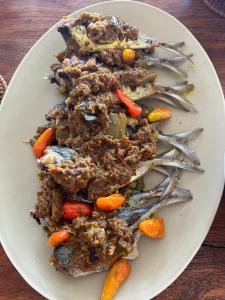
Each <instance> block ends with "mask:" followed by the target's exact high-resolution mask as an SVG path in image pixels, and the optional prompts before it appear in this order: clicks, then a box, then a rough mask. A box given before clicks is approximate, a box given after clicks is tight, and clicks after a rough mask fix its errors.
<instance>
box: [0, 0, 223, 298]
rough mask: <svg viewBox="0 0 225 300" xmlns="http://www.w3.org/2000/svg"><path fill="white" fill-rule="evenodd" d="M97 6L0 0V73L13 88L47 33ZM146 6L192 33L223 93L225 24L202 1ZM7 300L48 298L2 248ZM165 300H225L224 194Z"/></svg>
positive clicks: (1, 282)
mask: <svg viewBox="0 0 225 300" xmlns="http://www.w3.org/2000/svg"><path fill="white" fill-rule="evenodd" d="M98 2H99V1H96V0H76V1H75V0H63V1H59V0H23V1H22V0H21V1H18V0H0V25H1V30H0V73H1V74H2V75H3V76H4V77H5V79H6V80H7V81H8V82H9V80H10V78H11V76H12V75H13V73H14V71H15V70H16V68H17V66H18V64H19V62H20V61H21V59H22V58H23V56H24V55H25V54H26V53H27V51H28V50H29V49H30V48H31V46H32V45H33V44H34V42H35V41H36V40H37V39H38V38H39V37H40V36H41V35H42V34H43V33H44V32H45V31H46V30H47V29H48V28H49V27H51V26H52V25H53V24H54V23H55V22H57V21H58V20H59V19H60V18H61V17H62V16H64V15H67V14H69V13H71V12H72V11H75V10H77V9H79V8H82V7H85V6H87V5H90V4H94V3H98ZM142 2H146V3H149V4H152V5H155V6H157V7H159V8H162V9H163V10H165V11H167V12H169V13H171V14H172V15H174V16H175V17H176V18H178V19H179V20H180V21H182V22H183V24H184V25H185V26H186V27H187V28H188V29H190V30H191V32H192V33H194V35H195V36H196V37H197V39H198V40H199V41H200V42H201V44H202V46H203V47H204V48H205V50H206V51H207V53H208V55H209V56H210V58H211V60H212V62H213V63H214V66H215V68H216V70H217V73H218V75H219V78H220V80H221V83H222V86H223V90H224V91H225V19H223V18H221V17H218V16H217V15H215V14H214V13H213V12H211V11H210V10H209V9H208V8H207V7H205V5H204V4H203V3H202V2H201V1H200V0H192V1H191V0H180V1H179V0H167V1H165V0H161V1H160V0H155V1H154V0H152V1H151V0H149V1H142ZM212 118H213V115H212ZM215 121H216V120H215ZM206 201H210V199H206ZM6 299H7V300H11V299H15V300H27V299H29V300H31V299H35V300H39V299H44V298H43V297H42V296H40V295H39V294H38V293H37V292H35V291H34V290H33V289H32V288H31V287H30V286H29V285H28V284H27V283H26V282H25V281H24V280H23V279H22V277H21V276H20V275H19V273H18V272H17V271H16V270H15V268H14V267H13V266H12V264H11V263H10V261H9V260H8V258H7V256H6V255H5V253H4V250H3V249H2V248H0V300H6ZM167 299H170V300H189V299H190V300H196V299H201V300H203V299H208V300H213V299H215V300H224V299H225V193H224V194H223V197H222V201H221V204H220V207H219V210H218V212H217V215H216V218H215V220H214V222H213V225H212V227H211V229H210V232H209V234H208V236H207V238H206V239H205V241H204V243H203V244H202V247H201V249H200V250H199V252H198V253H197V255H196V256H195V258H194V259H193V261H192V262H191V263H190V265H189V266H188V268H187V269H186V270H185V271H184V272H183V274H182V275H181V276H180V277H179V278H178V279H177V280H176V281H175V282H174V283H173V284H172V285H171V286H170V287H169V288H167V289H166V290H165V291H164V292H162V293H161V294H160V295H159V296H157V297H156V298H155V300H167ZM137 300H138V299H137Z"/></svg>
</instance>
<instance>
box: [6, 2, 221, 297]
mask: <svg viewBox="0 0 225 300" xmlns="http://www.w3.org/2000/svg"><path fill="white" fill-rule="evenodd" d="M123 2H127V3H130V4H132V5H133V4H136V5H141V6H146V7H151V9H153V10H156V11H158V12H160V13H162V14H164V15H167V16H168V17H169V18H172V19H173V21H174V22H176V23H177V24H179V26H181V27H182V29H183V30H184V31H185V32H186V33H187V34H189V35H190V36H191V37H192V39H194V40H195V41H196V42H197V44H198V46H199V47H200V48H201V50H202V52H203V53H204V55H205V58H206V59H207V63H208V65H209V67H210V68H211V71H212V72H213V74H214V77H215V80H216V84H217V86H218V90H219V92H220V94H221V98H222V99H224V94H223V89H222V86H221V83H220V80H219V77H218V75H217V72H216V70H215V67H214V65H213V63H212V61H211V59H210V58H209V56H208V54H207V52H206V51H205V49H204V48H203V46H202V45H201V43H200V42H199V41H198V39H197V38H196V37H195V36H194V34H193V33H192V32H191V31H190V30H189V29H188V28H187V27H186V26H185V25H184V24H183V23H182V22H181V21H180V20H178V19H177V18H176V17H174V16H173V15H171V14H170V13H168V12H167V11H165V10H163V9H160V8H158V7H156V6H154V5H151V4H147V3H143V2H140V1H136V0H109V1H107V2H105V1H104V2H99V3H95V4H92V5H88V6H84V7H82V8H80V9H78V10H75V11H73V12H72V13H70V14H69V16H70V15H73V14H75V13H80V12H82V11H84V10H85V9H89V8H93V7H95V6H96V7H98V6H100V5H108V4H111V3H118V4H119V3H123ZM61 21H62V19H60V20H59V21H58V22H56V23H55V24H53V25H52V26H51V27H50V28H49V29H48V30H47V31H46V32H45V33H44V34H43V35H42V36H41V37H40V38H39V39H38V40H37V41H36V42H35V43H34V44H33V45H32V46H31V48H30V49H29V50H28V52H27V53H26V54H25V56H24V57H23V59H22V60H21V62H20V63H19V65H18V66H17V68H16V70H15V72H14V74H13V76H12V78H11V80H10V82H9V85H8V88H7V90H6V93H5V95H4V97H3V99H2V102H1V105H0V116H1V114H2V111H3V110H4V107H5V105H6V104H5V103H6V98H7V95H8V93H9V90H10V88H11V86H12V85H13V84H14V80H15V78H16V76H17V74H18V73H19V71H20V70H21V69H22V67H23V64H24V62H25V61H26V60H27V58H28V57H29V55H30V54H31V53H32V51H33V50H34V49H35V48H36V47H37V46H38V44H39V43H40V42H41V41H42V40H44V39H45V38H46V36H47V34H48V33H49V32H50V31H52V30H54V28H56V26H58V25H59V24H60V23H61ZM223 108H224V110H223V115H224V120H223V125H224V126H225V103H224V101H223ZM224 150H225V149H224ZM224 172H225V154H224ZM218 182H219V179H218ZM224 183H225V174H224V175H223V178H222V177H221V178H220V190H219V191H218V195H217V198H216V199H215V207H214V211H213V213H212V214H211V218H209V220H208V223H207V226H206V228H207V229H206V230H205V232H204V233H203V234H202V236H203V238H202V239H201V241H200V242H199V243H198V244H197V245H196V246H195V247H194V248H193V249H191V251H190V253H191V254H190V255H189V256H188V259H187V258H186V257H185V259H184V261H185V262H184V263H183V264H182V265H183V267H182V268H180V267H179V268H178V270H176V271H174V272H173V276H170V278H169V279H167V281H165V282H163V283H162V284H161V286H162V288H161V289H160V291H157V292H155V293H154V294H152V295H151V299H152V298H153V297H155V296H157V295H159V294H160V293H162V292H163V291H164V290H165V289H166V288H168V287H169V286H170V285H171V284H172V283H173V282H174V281H175V280H176V279H177V278H178V277H179V276H180V275H181V273H183V271H184V270H185V269H186V268H187V266H188V265H189V264H190V262H191V261H192V260H193V258H194V256H195V255H196V253H197V252H198V250H199V249H200V247H201V245H202V243H203V241H204V240H205V238H206V235H207V234H208V232H209V230H210V227H211V225H212V223H213V220H214V218H215V215H216V213H217V211H218V207H219V204H220V201H221V197H222V193H223V189H224ZM0 241H1V244H2V247H3V249H4V251H5V253H6V255H7V257H8V258H9V260H10V262H11V263H12V264H13V266H14V267H15V268H16V270H17V271H18V272H19V274H20V275H21V276H22V278H23V279H24V280H25V281H26V282H27V283H28V284H29V285H30V286H31V287H32V288H33V289H34V290H35V291H36V292H38V293H39V294H40V295H42V296H43V297H45V298H46V299H50V298H49V297H50V296H52V295H49V293H48V291H46V290H45V289H44V288H42V287H40V286H39V287H37V286H36V284H35V283H33V282H32V279H31V280H30V279H29V276H28V275H26V272H24V271H23V270H22V267H21V266H19V265H17V262H16V259H14V258H13V255H11V253H10V252H11V251H10V249H9V248H8V246H7V242H5V241H4V239H3V238H2V232H1V230H0ZM54 299H59V298H58V297H57V298H54Z"/></svg>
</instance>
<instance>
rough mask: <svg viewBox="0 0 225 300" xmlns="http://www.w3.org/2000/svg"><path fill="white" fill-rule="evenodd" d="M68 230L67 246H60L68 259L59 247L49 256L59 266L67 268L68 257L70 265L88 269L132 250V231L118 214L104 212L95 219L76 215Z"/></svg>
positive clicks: (92, 268) (84, 269) (109, 261)
mask: <svg viewBox="0 0 225 300" xmlns="http://www.w3.org/2000/svg"><path fill="white" fill-rule="evenodd" d="M70 230H71V233H72V234H71V238H70V239H69V241H67V242H65V244H64V246H65V247H66V248H64V249H63V250H64V254H67V258H68V260H65V256H64V257H63V258H64V260H62V249H61V251H60V252H61V253H59V251H55V254H54V255H53V257H52V261H53V262H54V263H55V264H56V265H57V267H58V268H59V269H61V268H62V269H67V268H68V265H69V264H68V261H70V262H71V265H72V266H73V268H79V269H81V270H83V271H91V270H94V269H95V268H96V267H97V266H98V265H101V264H102V263H104V264H105V263H109V264H110V263H111V262H112V261H114V260H115V259H118V258H119V257H122V256H126V255H128V254H129V253H130V252H132V250H133V242H134V238H133V234H132V231H131V230H130V229H129V228H128V227H127V224H126V222H124V221H123V220H121V219H118V218H107V217H106V216H105V217H102V218H100V219H96V220H87V219H86V218H77V219H75V220H74V221H73V222H72V225H71V227H70ZM67 249H70V250H71V251H67ZM68 255H69V257H68Z"/></svg>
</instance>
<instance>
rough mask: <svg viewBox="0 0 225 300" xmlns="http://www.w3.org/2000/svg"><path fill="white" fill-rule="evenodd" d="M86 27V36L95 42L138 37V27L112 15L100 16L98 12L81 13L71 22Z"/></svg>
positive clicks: (109, 41)
mask: <svg viewBox="0 0 225 300" xmlns="http://www.w3.org/2000/svg"><path fill="white" fill-rule="evenodd" d="M74 25H83V26H85V27H86V32H87V35H88V37H89V38H90V39H91V40H92V41H93V42H95V43H98V44H106V43H111V42H113V41H114V40H116V39H120V40H122V39H124V38H126V39H131V40H136V39H137V38H138V33H139V32H138V29H137V28H136V27H134V26H132V25H129V24H127V23H125V22H124V21H123V20H121V19H120V18H116V17H114V16H102V15H98V14H91V13H87V12H85V13H82V14H81V15H80V18H79V19H78V20H77V21H76V22H75V23H74V24H73V26H74Z"/></svg>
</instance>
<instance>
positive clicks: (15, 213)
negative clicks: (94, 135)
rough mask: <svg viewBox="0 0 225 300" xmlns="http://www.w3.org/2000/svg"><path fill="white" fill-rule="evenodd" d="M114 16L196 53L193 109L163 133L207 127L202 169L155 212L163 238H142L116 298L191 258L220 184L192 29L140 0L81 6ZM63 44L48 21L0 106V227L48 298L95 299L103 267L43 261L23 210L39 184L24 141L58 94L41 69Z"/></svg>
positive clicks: (43, 249)
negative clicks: (180, 195)
mask: <svg viewBox="0 0 225 300" xmlns="http://www.w3.org/2000/svg"><path fill="white" fill-rule="evenodd" d="M83 10H87V11H90V12H99V13H103V14H106V15H119V16H121V17H123V18H124V19H125V20H127V21H128V22H129V23H131V24H135V25H136V26H137V27H138V28H139V29H140V30H141V31H142V32H143V33H145V34H147V35H148V36H154V37H157V38H158V39H159V40H160V41H171V42H172V41H182V40H184V41H185V42H186V49H187V52H189V53H194V55H195V56H194V62H195V67H194V68H193V69H191V70H189V73H190V76H189V79H190V81H192V82H194V83H195V84H196V86H197V89H196V91H194V93H193V94H192V95H191V97H190V99H191V101H192V102H193V103H194V104H195V106H196V107H197V109H198V110H199V113H198V114H194V113H183V112H180V111H174V117H173V119H172V121H170V122H169V125H168V126H167V128H166V129H167V132H168V131H170V132H172V131H173V132H177V131H182V130H189V129H192V128H196V127H199V126H200V127H203V128H204V129H205V131H204V133H203V134H202V136H201V137H199V138H198V139H197V140H196V141H194V142H193V143H192V146H193V147H194V149H195V150H196V151H197V153H198V155H199V157H200V159H201V163H202V166H203V167H204V169H205V173H204V174H202V175H199V174H197V175H196V174H185V175H184V176H183V177H182V182H181V185H182V186H184V187H186V188H190V189H191V190H192V192H193V195H194V200H193V201H191V202H189V203H185V204H181V205H176V206H173V207H168V208H166V209H162V210H161V211H160V215H161V216H163V217H164V218H165V221H166V229H167V233H166V237H165V238H164V239H163V240H160V241H155V240H149V239H145V238H142V240H141V243H140V249H141V251H140V252H141V255H140V257H139V258H138V259H137V260H135V261H133V262H131V265H132V272H131V274H130V277H129V279H128V280H127V281H126V283H125V284H124V285H123V286H122V287H121V289H120V290H119V292H118V294H117V296H116V299H123V300H125V299H127V300H128V299H129V300H136V299H140V300H141V299H143V300H144V299H149V298H151V297H153V296H155V295H157V294H158V293H160V292H161V291H162V290H163V289H165V288H166V287H167V286H168V285H169V284H171V283H172V282H173V281H174V280H175V279H176V278H177V277H178V276H179V274H180V273H181V272H182V271H183V270H184V269H185V267H186V266H187V264H188V263H189V262H190V261H191V259H192V258H193V256H194V255H195V253H196V252H197V250H198V249H199V247H200V245H201V243H202V242H203V240H204V238H205V236H206V234H207V232H208V230H209V228H210V225H211V223H212V220H213V218H214V215H215V213H216V210H217V207H218V204H219V201H220V197H221V193H222V189H223V183H224V149H225V139H224V128H225V123H224V103H223V93H222V89H221V86H220V83H219V80H218V78H217V75H216V72H215V70H214V68H213V65H212V63H211V62H210V60H209V58H208V56H207V55H206V53H205V51H204V50H203V48H202V47H201V46H200V44H199V43H198V41H197V40H196V39H195V38H194V37H193V35H192V34H191V33H190V32H189V31H188V30H187V29H186V28H185V27H184V26H183V25H182V24H181V23H180V22H179V21H177V20H176V19H175V18H173V17H172V16H170V15H169V14H167V13H165V12H163V11H161V10H159V9H157V8H154V7H152V6H149V5H145V4H142V3H139V2H134V1H132V2H128V1H107V2H104V3H100V4H97V5H93V6H90V7H88V8H85V9H82V10H80V11H78V12H76V13H74V14H73V15H74V16H77V15H78V14H79V13H80V12H81V11H83ZM64 47H65V45H64V42H63V40H62V38H61V37H60V35H59V33H57V31H56V26H54V27H53V28H51V29H50V30H49V31H48V32H47V33H46V34H45V35H44V36H43V37H42V38H41V39H40V40H39V41H38V42H37V43H36V44H35V45H34V46H33V48H32V49H31V50H30V51H29V53H28V54H27V55H26V57H25V58H24V60H23V61H22V63H21V64H20V66H19V67H18V69H17V71H16V73H15V75H14V76H13V79H12V80H11V82H10V85H9V87H8V90H7V93H6V95H5V98H4V101H3V104H2V107H1V112H0V140H1V147H0V160H1V168H0V178H1V180H0V199H1V202H0V212H1V218H0V233H1V241H2V244H3V246H4V249H5V251H6V253H7V255H8V256H9V258H10V259H11V261H12V263H13V264H14V266H15V267H16V268H17V270H18V271H19V272H20V274H21V275H22V276H23V277H24V279H25V280H26V281H27V282H28V283H29V284H30V285H31V286H32V287H33V288H34V289H36V290H37V291H38V292H39V293H41V294H42V295H44V296H45V297H47V298H49V299H60V300H63V299H66V300H70V299H71V300H72V299H73V300H78V299H79V300H80V299H85V300H89V299H91V300H94V299H99V295H100V292H101V288H102V285H103V279H104V277H105V273H101V274H96V275H92V276H88V277H86V278H81V279H72V278H68V277H66V276H64V275H62V274H59V273H57V272H55V270H54V269H52V268H51V267H50V266H49V257H50V253H51V250H50V249H48V247H47V240H46V236H45V234H44V233H43V231H42V230H41V228H40V227H39V226H37V224H36V223H35V222H34V221H33V220H32V218H30V217H29V211H30V210H31V209H32V208H33V206H34V203H35V200H36V192H37V190H38V180H37V167H36V162H35V159H34V157H33V154H32V151H31V148H30V147H29V146H28V145H27V144H23V143H22V141H23V140H25V139H28V138H29V137H31V136H32V135H33V133H34V132H35V130H36V127H37V126H38V125H39V124H42V123H43V122H44V114H45V113H46V112H47V111H48V109H50V108H51V107H52V106H53V105H54V104H55V103H56V102H59V101H62V96H61V95H59V93H58V92H57V91H56V88H55V86H50V84H49V83H48V81H47V80H43V76H44V75H46V74H47V73H48V72H49V66H50V65H51V63H52V62H53V61H54V58H53V53H56V52H58V51H59V50H61V49H63V48H64Z"/></svg>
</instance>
